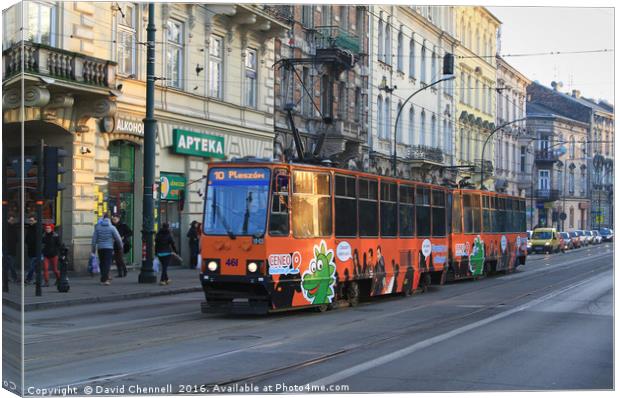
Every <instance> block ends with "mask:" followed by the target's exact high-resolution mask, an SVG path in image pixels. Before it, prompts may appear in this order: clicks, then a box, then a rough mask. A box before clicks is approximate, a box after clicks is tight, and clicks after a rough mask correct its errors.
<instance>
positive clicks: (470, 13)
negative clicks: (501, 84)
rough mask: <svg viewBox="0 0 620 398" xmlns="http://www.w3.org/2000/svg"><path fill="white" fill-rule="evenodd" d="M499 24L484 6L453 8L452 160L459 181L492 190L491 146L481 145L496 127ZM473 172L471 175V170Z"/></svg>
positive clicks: (490, 143)
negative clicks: (454, 120)
mask: <svg viewBox="0 0 620 398" xmlns="http://www.w3.org/2000/svg"><path fill="white" fill-rule="evenodd" d="M500 24H501V21H499V20H498V19H497V18H496V17H495V16H494V15H493V14H491V13H490V12H489V10H488V9H486V8H485V7H479V6H475V7H470V6H467V7H466V6H459V7H456V35H457V38H458V39H459V45H458V46H457V51H456V60H455V74H456V94H455V95H456V97H457V100H456V120H457V122H456V130H455V136H456V140H455V141H456V148H457V151H456V158H457V163H458V165H459V166H471V169H470V170H469V171H468V170H467V169H462V172H461V178H464V179H467V180H469V182H471V183H473V184H474V185H475V186H477V187H479V186H480V185H482V182H481V181H480V177H479V176H480V174H481V173H480V171H481V170H480V169H481V168H484V175H485V178H484V179H485V181H484V186H485V187H486V188H488V189H492V188H493V179H492V175H493V159H494V153H493V152H494V145H493V142H489V143H487V145H486V148H483V146H484V142H485V141H486V139H487V138H488V137H489V136H490V134H491V133H492V132H493V130H494V129H495V127H496V125H495V122H496V116H495V112H496V109H497V108H496V91H495V90H494V87H495V85H496V79H497V61H496V53H497V51H496V47H497V33H498V29H499V26H500ZM471 170H473V172H472V171H471Z"/></svg>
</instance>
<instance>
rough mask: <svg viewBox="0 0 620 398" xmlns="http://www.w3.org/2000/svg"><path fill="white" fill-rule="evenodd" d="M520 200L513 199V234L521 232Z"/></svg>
mask: <svg viewBox="0 0 620 398" xmlns="http://www.w3.org/2000/svg"><path fill="white" fill-rule="evenodd" d="M519 202H520V201H519V199H512V232H518V231H519V227H520V225H519Z"/></svg>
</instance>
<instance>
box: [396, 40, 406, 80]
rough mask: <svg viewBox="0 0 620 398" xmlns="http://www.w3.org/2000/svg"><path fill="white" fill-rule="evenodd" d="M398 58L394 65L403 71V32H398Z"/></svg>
mask: <svg viewBox="0 0 620 398" xmlns="http://www.w3.org/2000/svg"><path fill="white" fill-rule="evenodd" d="M396 56H397V57H398V59H397V60H396V65H397V68H398V70H399V71H401V72H403V71H404V70H405V66H404V65H405V54H404V53H403V32H398V53H397V55H396Z"/></svg>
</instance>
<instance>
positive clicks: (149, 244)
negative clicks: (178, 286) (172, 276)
mask: <svg viewBox="0 0 620 398" xmlns="http://www.w3.org/2000/svg"><path fill="white" fill-rule="evenodd" d="M146 32H147V33H146V45H147V47H146V117H145V118H144V120H143V121H144V187H143V199H142V245H143V247H145V251H146V254H145V255H144V258H143V259H142V269H141V270H140V276H139V277H138V282H139V283H155V282H156V281H157V274H156V273H155V272H154V271H153V184H154V182H155V129H156V127H157V121H156V120H155V118H154V113H155V112H154V108H155V4H153V3H149V21H148V25H147V27H146Z"/></svg>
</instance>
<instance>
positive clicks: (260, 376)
mask: <svg viewBox="0 0 620 398" xmlns="http://www.w3.org/2000/svg"><path fill="white" fill-rule="evenodd" d="M597 257H603V255H601V256H597ZM604 267H606V265H605V264H603V265H599V266H598V267H596V268H593V269H590V270H589V271H587V272H586V273H585V275H583V274H581V275H577V276H573V277H569V278H566V279H563V280H561V281H558V282H555V283H552V284H549V285H546V286H543V287H541V288H537V289H534V290H531V291H528V292H526V293H522V294H519V295H517V296H514V297H511V298H509V299H504V300H501V301H502V302H501V303H495V304H490V305H486V306H482V307H481V308H478V309H476V310H474V311H470V312H468V313H466V314H459V315H456V316H453V317H449V318H445V319H444V320H442V321H440V322H438V323H434V324H431V325H421V326H409V327H406V328H405V329H404V331H401V332H399V333H394V334H391V335H389V336H385V337H383V338H380V339H375V340H373V341H364V342H362V343H357V344H354V345H352V346H348V347H345V348H343V349H341V350H337V351H333V352H330V353H327V354H322V355H320V356H317V357H314V358H310V359H307V360H304V361H300V362H297V363H294V364H290V365H286V366H282V367H279V368H276V369H270V370H267V371H264V372H258V373H254V374H251V375H248V376H244V377H239V378H234V379H228V380H225V381H219V382H207V383H205V384H206V385H208V386H211V387H213V386H215V385H217V386H221V387H225V386H229V385H234V384H239V383H256V382H260V381H261V380H264V379H266V378H268V377H274V376H284V375H286V374H287V373H290V372H292V371H295V370H299V369H302V368H305V367H308V366H313V365H316V364H319V363H322V362H325V361H328V360H331V359H334V358H337V357H340V356H342V355H344V354H350V353H353V352H355V351H359V350H361V349H363V348H368V347H371V346H376V345H380V344H385V343H387V342H390V341H394V340H396V339H398V338H401V337H404V336H409V335H411V334H412V333H416V332H423V331H425V330H430V329H435V328H440V327H441V326H448V325H449V324H451V323H454V322H458V321H461V320H463V319H467V318H470V317H472V316H475V315H478V314H481V313H484V312H487V311H490V310H493V309H497V308H500V307H502V308H506V307H507V306H508V305H510V304H512V303H514V302H516V301H518V300H520V299H523V298H525V297H528V296H532V295H534V294H536V293H538V292H548V291H550V289H554V288H557V287H558V286H561V285H565V284H566V283H569V285H570V284H572V283H573V282H577V281H580V280H581V281H583V280H585V279H588V278H589V277H591V276H592V275H593V274H597V273H599V271H600V270H601V269H602V268H604ZM435 304H436V303H435ZM401 330H402V329H401Z"/></svg>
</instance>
